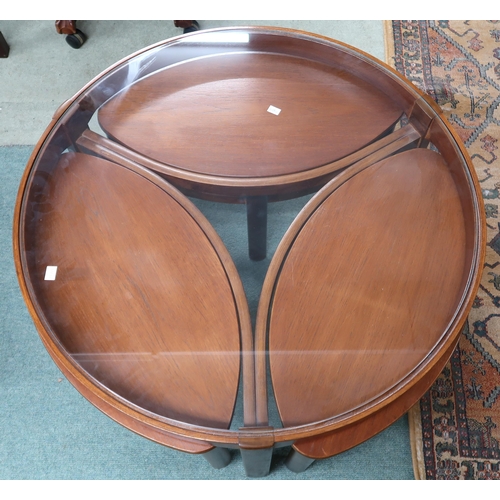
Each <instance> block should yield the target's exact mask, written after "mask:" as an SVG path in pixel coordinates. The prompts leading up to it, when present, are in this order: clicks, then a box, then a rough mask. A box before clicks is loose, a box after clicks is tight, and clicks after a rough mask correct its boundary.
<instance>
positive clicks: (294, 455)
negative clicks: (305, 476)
mask: <svg viewBox="0 0 500 500" xmlns="http://www.w3.org/2000/svg"><path fill="white" fill-rule="evenodd" d="M313 462H314V458H309V457H306V456H305V455H302V454H301V453H299V452H298V451H295V450H294V449H293V448H292V450H291V451H290V453H289V454H288V457H287V458H286V460H285V465H286V466H287V467H288V468H289V469H290V470H291V471H292V472H304V471H305V470H306V469H307V468H308V467H309V466H310V465H311V464H312V463H313Z"/></svg>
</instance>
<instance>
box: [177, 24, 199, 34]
mask: <svg viewBox="0 0 500 500" xmlns="http://www.w3.org/2000/svg"><path fill="white" fill-rule="evenodd" d="M174 26H175V27H176V28H184V31H183V33H184V34H186V33H191V32H192V31H198V30H199V29H200V25H199V24H198V21H174Z"/></svg>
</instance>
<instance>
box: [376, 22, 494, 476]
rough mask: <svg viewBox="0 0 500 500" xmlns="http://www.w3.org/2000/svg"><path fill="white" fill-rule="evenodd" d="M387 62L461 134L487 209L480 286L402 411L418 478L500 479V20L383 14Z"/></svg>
mask: <svg viewBox="0 0 500 500" xmlns="http://www.w3.org/2000/svg"><path fill="white" fill-rule="evenodd" d="M385 27H386V58H387V62H388V63H389V64H390V65H391V66H392V67H394V68H396V69H397V70H398V71H399V72H401V73H402V74H403V75H405V76H406V77H407V78H408V79H409V80H410V81H411V82H413V83H414V84H415V85H416V86H418V87H419V88H421V89H422V90H424V91H425V92H427V93H428V94H429V95H430V96H431V97H432V98H433V99H434V100H435V101H436V102H437V103H438V104H439V105H440V106H441V107H442V109H443V110H444V113H445V115H446V117H447V118H448V120H449V121H450V122H451V124H452V125H453V126H454V128H455V130H456V131H457V132H458V135H459V136H460V137H461V139H462V140H463V142H464V144H465V146H466V147H467V150H468V152H469V154H470V156H471V158H472V161H473V163H474V166H475V168H476V172H477V175H478V178H479V181H480V184H481V188H482V192H483V197H484V202H485V209H486V217H487V226H488V233H487V251H486V265H485V269H484V273H483V278H482V282H481V286H480V290H479V293H478V296H477V297H476V300H475V302H474V306H473V309H472V311H471V313H470V315H469V319H468V323H467V324H466V325H465V328H464V331H463V333H462V335H461V338H460V342H459V345H458V347H457V349H456V350H455V352H454V354H453V356H452V358H451V360H450V362H449V363H448V364H447V366H446V367H445V369H444V370H443V372H442V373H441V375H440V376H439V378H438V379H437V380H436V382H435V383H434V385H433V386H432V387H431V389H430V390H429V392H427V393H426V394H425V396H424V397H423V398H422V399H421V400H420V402H419V404H417V405H416V406H415V407H414V408H413V409H412V410H411V411H410V414H409V419H410V432H411V437H412V447H413V450H412V452H413V461H414V469H415V477H416V478H417V479H500V445H499V442H500V219H499V216H498V205H499V203H500V159H499V158H498V156H497V155H498V148H499V145H500V144H499V141H500V21H387V22H386V23H385Z"/></svg>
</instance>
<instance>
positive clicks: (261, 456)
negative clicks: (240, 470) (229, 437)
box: [240, 447, 273, 477]
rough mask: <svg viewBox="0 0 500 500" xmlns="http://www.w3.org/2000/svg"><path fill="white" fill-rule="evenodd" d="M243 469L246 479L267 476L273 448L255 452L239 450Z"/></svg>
mask: <svg viewBox="0 0 500 500" xmlns="http://www.w3.org/2000/svg"><path fill="white" fill-rule="evenodd" d="M240 451H241V458H242V459H243V467H245V472H246V475H247V476H248V477H264V476H267V475H268V474H269V469H270V468H271V458H272V456H273V448H272V447H271V448H260V449H257V450H252V449H244V448H240Z"/></svg>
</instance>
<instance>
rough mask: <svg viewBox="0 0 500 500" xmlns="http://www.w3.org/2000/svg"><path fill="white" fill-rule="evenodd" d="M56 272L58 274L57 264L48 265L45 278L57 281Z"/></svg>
mask: <svg viewBox="0 0 500 500" xmlns="http://www.w3.org/2000/svg"><path fill="white" fill-rule="evenodd" d="M56 274H57V266H47V269H45V280H46V281H55V279H56Z"/></svg>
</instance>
